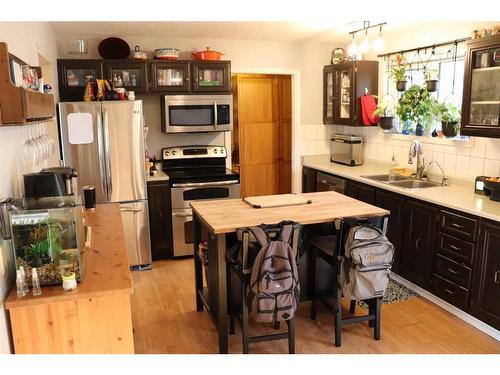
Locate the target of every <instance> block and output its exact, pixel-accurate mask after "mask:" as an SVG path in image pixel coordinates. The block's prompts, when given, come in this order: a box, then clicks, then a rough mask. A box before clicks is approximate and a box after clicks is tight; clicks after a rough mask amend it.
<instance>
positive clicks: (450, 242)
mask: <svg viewBox="0 0 500 375" xmlns="http://www.w3.org/2000/svg"><path fill="white" fill-rule="evenodd" d="M436 250H437V251H438V252H440V253H443V254H445V255H446V256H447V257H448V258H451V259H453V260H455V261H457V262H460V263H465V264H468V265H472V256H473V255H474V244H472V243H470V242H465V241H464V240H460V239H458V238H455V237H452V236H449V235H447V234H444V233H439V234H438V236H437V243H436Z"/></svg>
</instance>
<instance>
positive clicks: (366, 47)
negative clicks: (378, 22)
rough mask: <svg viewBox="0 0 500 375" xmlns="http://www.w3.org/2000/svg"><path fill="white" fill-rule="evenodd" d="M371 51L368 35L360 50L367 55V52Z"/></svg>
mask: <svg viewBox="0 0 500 375" xmlns="http://www.w3.org/2000/svg"><path fill="white" fill-rule="evenodd" d="M369 49H370V41H369V40H368V35H367V36H365V38H364V39H363V41H362V42H361V45H360V46H359V50H360V51H361V52H362V53H366V52H368V50H369Z"/></svg>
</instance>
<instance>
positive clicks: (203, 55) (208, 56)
mask: <svg viewBox="0 0 500 375" xmlns="http://www.w3.org/2000/svg"><path fill="white" fill-rule="evenodd" d="M191 55H193V57H194V58H195V59H196V60H220V58H221V57H222V55H224V54H223V53H222V52H219V51H212V50H211V49H210V47H207V50H206V51H197V52H193V53H191Z"/></svg>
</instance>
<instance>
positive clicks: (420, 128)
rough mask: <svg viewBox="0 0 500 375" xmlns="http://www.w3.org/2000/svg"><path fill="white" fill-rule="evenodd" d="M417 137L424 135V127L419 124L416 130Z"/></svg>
mask: <svg viewBox="0 0 500 375" xmlns="http://www.w3.org/2000/svg"><path fill="white" fill-rule="evenodd" d="M415 135H416V136H419V137H421V136H423V135H424V127H423V126H422V125H420V124H417V127H416V128H415Z"/></svg>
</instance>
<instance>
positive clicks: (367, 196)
mask: <svg viewBox="0 0 500 375" xmlns="http://www.w3.org/2000/svg"><path fill="white" fill-rule="evenodd" d="M346 195H348V196H350V197H351V198H354V199H357V200H360V201H362V202H365V203H369V204H375V189H374V188H372V187H369V186H367V185H363V184H358V183H356V182H352V181H347V190H346Z"/></svg>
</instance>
